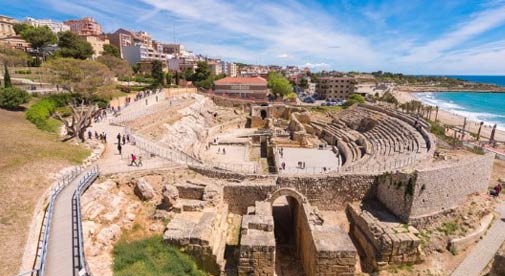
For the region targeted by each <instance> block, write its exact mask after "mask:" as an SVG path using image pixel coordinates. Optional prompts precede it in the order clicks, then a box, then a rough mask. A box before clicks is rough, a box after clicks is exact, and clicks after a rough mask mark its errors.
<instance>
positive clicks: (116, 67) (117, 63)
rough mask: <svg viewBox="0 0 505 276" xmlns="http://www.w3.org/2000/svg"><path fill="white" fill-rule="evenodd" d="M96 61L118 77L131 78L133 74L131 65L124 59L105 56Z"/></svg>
mask: <svg viewBox="0 0 505 276" xmlns="http://www.w3.org/2000/svg"><path fill="white" fill-rule="evenodd" d="M96 61H98V62H100V63H102V64H104V65H105V66H107V67H108V68H109V70H110V71H111V72H112V73H113V74H114V76H116V77H129V76H131V75H132V74H133V70H132V67H131V66H130V64H129V63H128V62H127V61H126V60H123V59H120V58H117V57H115V56H112V55H103V56H100V57H98V58H97V59H96Z"/></svg>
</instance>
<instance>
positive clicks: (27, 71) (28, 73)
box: [14, 70, 32, 75]
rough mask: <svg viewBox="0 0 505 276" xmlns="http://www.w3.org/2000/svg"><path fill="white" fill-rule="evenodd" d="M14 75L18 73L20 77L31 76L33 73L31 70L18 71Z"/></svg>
mask: <svg viewBox="0 0 505 276" xmlns="http://www.w3.org/2000/svg"><path fill="white" fill-rule="evenodd" d="M14 73H16V74H18V75H30V74H31V73H32V71H30V70H17V71H15V72H14Z"/></svg>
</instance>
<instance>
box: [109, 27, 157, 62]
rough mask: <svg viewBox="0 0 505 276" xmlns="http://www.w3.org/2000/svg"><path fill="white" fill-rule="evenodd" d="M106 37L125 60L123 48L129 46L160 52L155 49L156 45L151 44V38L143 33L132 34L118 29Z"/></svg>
mask: <svg viewBox="0 0 505 276" xmlns="http://www.w3.org/2000/svg"><path fill="white" fill-rule="evenodd" d="M107 37H108V39H109V41H110V44H112V45H114V46H116V47H117V48H118V49H119V52H120V54H121V57H122V58H125V56H124V53H123V48H124V47H130V46H140V47H141V48H144V49H151V50H152V51H155V52H160V51H158V49H157V47H158V45H156V43H153V40H152V39H151V36H150V35H149V34H148V33H147V32H144V31H139V32H133V31H129V30H125V29H122V28H120V29H118V30H117V31H115V32H114V33H111V34H107ZM160 53H161V52H160Z"/></svg>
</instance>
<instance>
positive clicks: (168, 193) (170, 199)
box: [161, 185, 179, 209]
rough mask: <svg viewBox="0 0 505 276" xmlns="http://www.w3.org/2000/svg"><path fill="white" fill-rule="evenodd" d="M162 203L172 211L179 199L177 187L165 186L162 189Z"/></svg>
mask: <svg viewBox="0 0 505 276" xmlns="http://www.w3.org/2000/svg"><path fill="white" fill-rule="evenodd" d="M161 192H162V195H163V199H162V203H163V205H164V206H165V207H166V208H167V209H171V208H172V207H173V206H174V205H175V202H176V201H177V199H179V191H178V190H177V188H176V187H175V186H172V185H165V186H163V189H162V191H161Z"/></svg>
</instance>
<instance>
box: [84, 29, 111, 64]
mask: <svg viewBox="0 0 505 276" xmlns="http://www.w3.org/2000/svg"><path fill="white" fill-rule="evenodd" d="M84 38H85V39H86V41H87V42H89V44H91V47H93V51H94V52H95V53H94V54H93V56H92V57H91V58H92V59H96V58H97V57H99V56H101V55H102V54H103V46H104V45H107V44H109V40H108V39H107V37H106V36H103V35H102V36H86V37H84Z"/></svg>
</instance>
